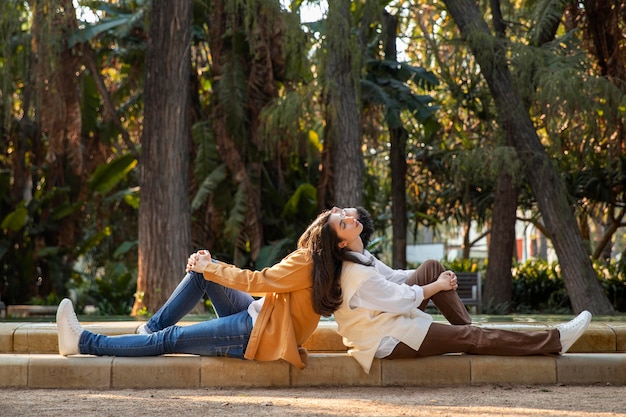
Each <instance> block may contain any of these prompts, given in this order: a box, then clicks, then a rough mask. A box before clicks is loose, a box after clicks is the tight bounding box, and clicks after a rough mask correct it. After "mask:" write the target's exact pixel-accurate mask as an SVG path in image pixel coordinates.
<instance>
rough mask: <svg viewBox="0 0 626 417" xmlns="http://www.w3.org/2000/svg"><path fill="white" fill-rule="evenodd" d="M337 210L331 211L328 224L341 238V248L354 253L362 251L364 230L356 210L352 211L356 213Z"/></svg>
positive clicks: (347, 210)
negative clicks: (362, 233)
mask: <svg viewBox="0 0 626 417" xmlns="http://www.w3.org/2000/svg"><path fill="white" fill-rule="evenodd" d="M335 209H336V207H335V208H333V209H332V210H331V214H330V216H329V217H328V223H329V224H330V226H331V227H332V228H333V230H334V231H335V233H336V234H337V237H338V238H339V247H340V248H348V249H350V250H353V251H359V252H360V251H362V250H363V242H362V241H361V236H360V234H361V231H362V230H363V225H362V224H361V222H359V220H358V218H357V217H356V216H358V214H356V209H352V210H354V212H351V211H349V210H351V209H345V210H344V209H337V210H335Z"/></svg>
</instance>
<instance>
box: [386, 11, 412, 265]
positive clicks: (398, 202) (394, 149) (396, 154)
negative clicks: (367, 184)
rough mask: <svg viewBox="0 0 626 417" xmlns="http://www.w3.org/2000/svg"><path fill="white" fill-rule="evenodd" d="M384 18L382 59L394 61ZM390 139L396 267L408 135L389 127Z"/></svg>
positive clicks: (403, 223) (392, 34)
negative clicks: (383, 56) (383, 50)
mask: <svg viewBox="0 0 626 417" xmlns="http://www.w3.org/2000/svg"><path fill="white" fill-rule="evenodd" d="M383 19H384V26H383V27H384V37H383V39H384V40H383V42H384V48H385V59H387V60H389V61H396V60H397V59H398V54H397V50H396V33H397V30H398V18H397V16H394V15H391V14H389V13H387V12H384V14H383ZM389 137H390V141H391V148H390V151H389V153H390V158H389V164H390V168H391V218H392V220H393V222H392V224H391V226H392V229H391V231H392V266H393V268H396V269H405V268H406V234H407V215H406V171H407V167H406V140H407V137H408V134H407V131H406V129H404V127H402V126H399V127H389Z"/></svg>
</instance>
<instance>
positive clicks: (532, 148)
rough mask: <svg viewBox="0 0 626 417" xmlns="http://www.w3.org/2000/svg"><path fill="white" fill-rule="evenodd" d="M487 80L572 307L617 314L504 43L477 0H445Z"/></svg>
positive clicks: (578, 309) (576, 309)
mask: <svg viewBox="0 0 626 417" xmlns="http://www.w3.org/2000/svg"><path fill="white" fill-rule="evenodd" d="M444 3H445V5H446V8H447V10H448V12H449V13H450V15H451V16H452V18H453V19H454V21H455V22H456V24H457V25H458V27H459V29H460V31H461V34H462V35H463V37H464V39H465V40H466V42H468V44H469V47H470V48H471V49H472V52H473V54H474V55H475V56H476V59H477V61H478V62H479V64H480V66H481V72H482V74H483V76H484V77H485V79H486V81H487V83H488V84H489V88H490V90H491V93H492V95H493V98H494V101H495V103H496V105H497V108H498V115H499V119H500V123H501V125H502V127H503V128H504V130H505V131H508V132H512V135H513V138H514V143H513V146H514V147H515V149H516V151H517V152H518V154H519V156H520V157H521V158H522V160H523V161H524V169H525V173H526V175H527V177H528V179H529V182H530V184H531V187H532V189H533V192H534V193H535V196H536V197H537V201H538V204H539V209H540V211H541V214H542V216H543V218H544V220H545V223H546V229H547V230H548V233H549V235H550V237H551V239H552V242H553V244H554V247H555V250H556V252H557V255H558V257H559V261H560V265H561V269H562V271H563V278H564V281H565V286H566V288H567V291H568V295H569V297H570V300H571V302H572V307H573V309H574V310H575V311H576V312H579V311H582V310H584V309H587V310H589V311H591V312H592V313H594V314H613V313H614V311H613V307H612V306H611V303H610V302H609V300H608V298H607V297H606V295H605V294H604V292H603V290H602V287H601V286H600V284H599V282H598V279H597V276H596V273H595V271H594V269H593V265H592V263H591V260H590V257H589V253H588V252H587V249H586V248H585V246H584V243H583V240H582V238H581V235H580V232H579V230H578V227H577V223H576V219H575V217H574V213H573V210H572V207H571V205H570V203H569V200H568V195H567V192H566V189H565V186H564V184H563V182H562V180H561V178H560V177H559V176H558V175H557V173H556V171H555V169H554V167H553V166H552V163H551V161H550V158H549V157H548V155H547V154H546V151H545V149H544V148H543V146H542V144H541V142H540V140H539V137H538V136H537V132H536V131H535V129H534V126H533V124H532V121H531V120H530V117H529V114H528V111H527V110H525V107H524V104H523V101H522V99H521V98H520V95H519V93H518V92H517V89H516V87H515V85H514V83H513V79H512V76H511V73H510V71H509V69H508V66H507V63H506V54H505V51H504V48H503V46H502V43H501V42H500V41H498V39H496V38H495V37H494V36H492V35H491V33H490V32H489V28H488V27H487V24H486V23H485V21H484V20H483V18H482V16H481V15H480V12H479V10H478V7H477V5H476V4H475V3H474V2H473V1H472V0H444Z"/></svg>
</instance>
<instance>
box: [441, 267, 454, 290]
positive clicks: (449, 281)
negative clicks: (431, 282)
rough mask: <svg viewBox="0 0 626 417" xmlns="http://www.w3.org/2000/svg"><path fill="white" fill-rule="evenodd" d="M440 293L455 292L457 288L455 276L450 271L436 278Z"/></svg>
mask: <svg viewBox="0 0 626 417" xmlns="http://www.w3.org/2000/svg"><path fill="white" fill-rule="evenodd" d="M437 283H438V284H439V285H440V288H441V291H450V290H456V289H457V288H458V287H459V284H458V282H457V278H456V274H455V273H454V272H452V271H444V272H442V273H441V275H439V277H438V278H437Z"/></svg>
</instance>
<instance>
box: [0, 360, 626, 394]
mask: <svg viewBox="0 0 626 417" xmlns="http://www.w3.org/2000/svg"><path fill="white" fill-rule="evenodd" d="M484 384H511V385H524V386H527V385H554V384H567V385H589V384H603V385H604V384H611V385H626V353H572V354H570V353H568V354H565V355H563V356H524V357H508V356H479V355H461V354H451V355H440V356H433V357H429V358H420V359H401V360H384V359H383V360H380V359H376V360H375V361H374V363H373V365H372V368H371V371H370V373H369V374H366V373H365V372H363V370H362V369H361V367H360V366H359V364H358V363H357V362H356V360H355V359H354V358H352V357H350V356H348V355H347V354H346V353H313V354H311V355H310V357H309V363H308V366H307V367H306V368H305V369H304V370H300V369H298V368H296V367H294V366H291V365H290V364H288V363H287V362H284V361H273V362H256V361H248V360H241V359H232V358H214V357H205V356H194V355H163V356H156V357H142V358H117V357H110V356H108V357H107V356H103V357H96V356H88V355H77V356H70V357H63V356H60V355H55V354H0V389H1V388H35V389H38V388H59V389H133V388H141V389H147V388H209V387H237V388H249V387H263V388H270V387H284V388H289V387H314V386H342V387H344V386H362V387H367V386H369V387H386V386H429V387H432V386H467V385H484Z"/></svg>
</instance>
